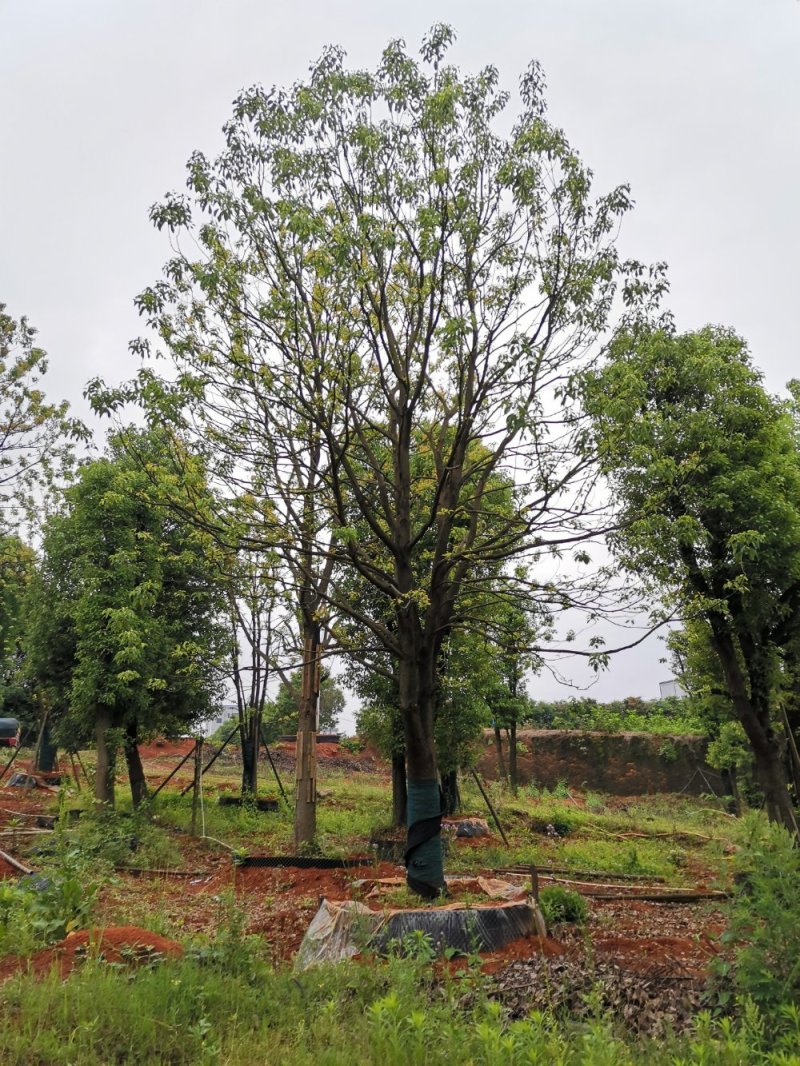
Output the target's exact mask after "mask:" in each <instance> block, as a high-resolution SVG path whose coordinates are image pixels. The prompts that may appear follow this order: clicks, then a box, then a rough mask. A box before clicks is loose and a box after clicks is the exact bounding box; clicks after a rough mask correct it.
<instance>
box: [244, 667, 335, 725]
mask: <svg viewBox="0 0 800 1066" xmlns="http://www.w3.org/2000/svg"><path fill="white" fill-rule="evenodd" d="M300 686H301V677H300V674H299V673H295V674H293V675H292V676H291V677H290V678H289V680H288V681H282V682H281V684H280V688H279V689H278V694H277V696H276V697H275V699H274V700H272V701H271V702H269V703H267V704H265V706H264V731H265V735H266V737H267V740H269V741H273V740H275V738H276V737H279V736H285V735H287V734H293V733H296V732H297V722H298V716H299V713H300V704H299V699H300ZM344 704H345V697H344V692H342V690H341V689H340V688H339V686H338V685H337V684H336V682H335V681H334V680H333V678H332V677H331V676H330V675H329V674H328V673H326V672H323V675H322V677H321V678H320V686H319V729H320V732H323V733H330V732H334V731H335V730H336V727H337V724H338V721H339V715H340V714H341V713H342V711H343V710H344Z"/></svg>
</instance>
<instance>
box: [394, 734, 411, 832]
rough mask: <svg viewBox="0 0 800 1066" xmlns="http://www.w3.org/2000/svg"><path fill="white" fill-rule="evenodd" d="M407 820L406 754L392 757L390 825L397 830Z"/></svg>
mask: <svg viewBox="0 0 800 1066" xmlns="http://www.w3.org/2000/svg"><path fill="white" fill-rule="evenodd" d="M407 820H408V789H407V788H406V753H405V752H404V751H401V752H400V753H399V754H397V753H396V752H395V754H393V755H392V825H393V826H394V827H395V828H399V827H400V826H401V825H406V824H407Z"/></svg>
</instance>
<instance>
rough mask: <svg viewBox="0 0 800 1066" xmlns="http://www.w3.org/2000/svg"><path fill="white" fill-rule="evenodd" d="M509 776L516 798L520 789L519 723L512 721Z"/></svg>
mask: <svg viewBox="0 0 800 1066" xmlns="http://www.w3.org/2000/svg"><path fill="white" fill-rule="evenodd" d="M508 776H509V784H510V785H511V792H512V793H513V795H515V796H516V794H517V788H518V787H519V775H518V773H517V723H516V720H512V722H511V725H510V726H509V728H508Z"/></svg>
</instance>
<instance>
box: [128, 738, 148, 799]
mask: <svg viewBox="0 0 800 1066" xmlns="http://www.w3.org/2000/svg"><path fill="white" fill-rule="evenodd" d="M138 735H139V729H138V723H137V722H132V723H129V725H128V726H127V728H126V730H125V762H126V764H127V766H128V780H129V781H130V785H131V799H132V801H133V806H134V808H137V807H139V806H141V804H142V803H143V802H144V800H146V799H147V780H146V779H145V776H144V767H143V766H142V758H141V755H140V754H139V744H138Z"/></svg>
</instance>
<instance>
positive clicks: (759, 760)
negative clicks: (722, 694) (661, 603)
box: [711, 620, 800, 839]
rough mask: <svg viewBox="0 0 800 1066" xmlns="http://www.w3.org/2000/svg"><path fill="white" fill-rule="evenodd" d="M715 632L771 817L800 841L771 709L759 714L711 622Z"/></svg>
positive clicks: (727, 640) (731, 650) (727, 641)
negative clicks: (770, 715) (770, 713)
mask: <svg viewBox="0 0 800 1066" xmlns="http://www.w3.org/2000/svg"><path fill="white" fill-rule="evenodd" d="M711 632H712V642H713V647H714V650H715V652H716V654H717V657H718V659H719V662H720V666H721V667H722V670H723V673H724V676H725V681H726V684H727V687H728V692H729V693H730V696H731V700H732V702H733V707H734V710H735V712H736V716H737V718H738V719H739V721H740V722H741V724H742V728H743V729H744V731H745V733H746V734H747V739H748V741H749V743H750V747H751V748H752V751H753V755H754V757H755V763H756V772H757V774H758V782H759V785H760V786H761V791H762V792H763V793H764V802H765V805H766V808H767V817H768V818H769V819H770V821H773V822H778V823H779V824H781V825H783V826H784V827H785V828H786V829H788V830H789V832H790V833H792V834H793V835H794V836H795V837H798V838H799V839H800V829H799V828H798V823H797V818H796V815H795V810H794V805H793V804H792V799H791V795H790V793H789V779H788V777H787V774H786V765H785V762H784V759H783V752H782V751H781V747H780V743H779V738H778V737H777V736H776V734H775V732H774V730H773V728H772V723H771V721H770V719H769V708H763V709H761V711H760V713H759V710H758V709H757V707H756V706H755V705H754V702H753V699H752V697H751V693H750V692H749V691H748V686H747V683H746V681H745V677H744V674H743V673H742V670H741V667H740V664H739V659H738V657H737V654H736V648H735V646H734V643H733V640H732V638H731V636H730V634H729V633H727V632H726V631H725V629H724V628H723V626H722V625H721V624H720V623H719V622H715V621H714V620H712V621H711Z"/></svg>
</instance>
